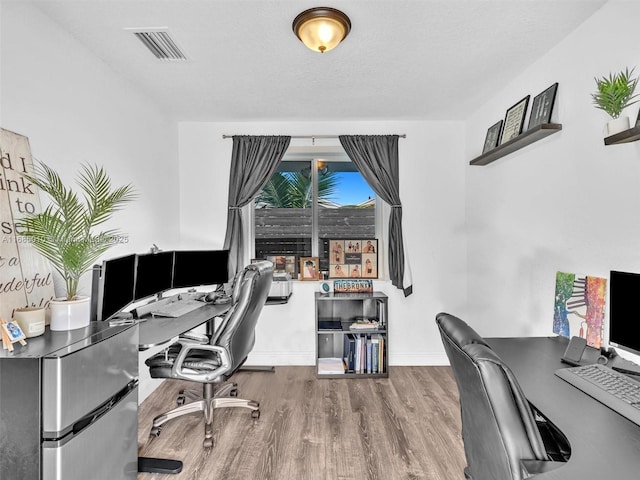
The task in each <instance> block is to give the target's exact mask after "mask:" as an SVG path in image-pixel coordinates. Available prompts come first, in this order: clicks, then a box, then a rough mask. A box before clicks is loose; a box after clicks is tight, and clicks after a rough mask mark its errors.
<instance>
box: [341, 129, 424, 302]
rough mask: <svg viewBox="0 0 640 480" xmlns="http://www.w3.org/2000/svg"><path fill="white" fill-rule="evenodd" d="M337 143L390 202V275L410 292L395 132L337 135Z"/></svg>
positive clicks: (402, 288)
mask: <svg viewBox="0 0 640 480" xmlns="http://www.w3.org/2000/svg"><path fill="white" fill-rule="evenodd" d="M339 138H340V143H341V144H342V147H343V148H344V150H345V151H346V152H347V155H349V158H350V159H351V161H352V162H353V163H354V164H355V165H356V167H357V168H358V170H359V171H360V173H361V174H362V176H363V177H364V178H365V180H366V181H367V183H368V184H369V185H370V186H371V188H372V189H373V191H374V192H376V195H378V196H379V197H380V198H381V199H382V200H384V201H385V202H386V203H388V204H389V205H390V206H391V214H390V215H389V277H390V278H391V283H392V284H393V285H395V286H396V287H397V288H399V289H401V290H403V292H404V295H405V297H406V296H409V295H411V293H412V292H413V285H412V280H411V269H410V268H409V261H408V258H407V254H406V252H405V248H404V239H403V236H402V203H401V202H400V180H399V173H398V172H399V167H398V135H340V137H339Z"/></svg>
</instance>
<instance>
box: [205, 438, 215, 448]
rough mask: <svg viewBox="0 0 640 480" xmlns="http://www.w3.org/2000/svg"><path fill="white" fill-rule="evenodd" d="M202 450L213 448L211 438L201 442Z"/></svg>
mask: <svg viewBox="0 0 640 480" xmlns="http://www.w3.org/2000/svg"><path fill="white" fill-rule="evenodd" d="M202 447H203V448H213V438H205V439H204V442H202Z"/></svg>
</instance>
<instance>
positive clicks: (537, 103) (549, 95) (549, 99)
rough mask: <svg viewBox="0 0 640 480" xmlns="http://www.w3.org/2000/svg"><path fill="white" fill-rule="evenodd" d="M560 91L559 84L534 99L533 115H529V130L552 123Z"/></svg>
mask: <svg viewBox="0 0 640 480" xmlns="http://www.w3.org/2000/svg"><path fill="white" fill-rule="evenodd" d="M557 91H558V82H556V83H554V84H553V85H551V86H550V87H549V88H547V89H546V90H544V91H543V92H542V93H539V94H538V95H536V96H535V97H533V102H532V103H531V113H530V114H529V126H528V127H527V128H528V129H531V128H533V127H537V126H538V125H542V124H543V123H550V122H551V114H552V113H553V105H554V103H555V101H556V93H557Z"/></svg>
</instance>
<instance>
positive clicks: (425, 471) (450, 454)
mask: <svg viewBox="0 0 640 480" xmlns="http://www.w3.org/2000/svg"><path fill="white" fill-rule="evenodd" d="M233 380H234V381H235V382H236V383H238V387H239V396H240V397H241V398H250V399H253V400H257V401H259V402H260V410H261V416H260V418H259V419H258V420H254V419H252V418H251V414H250V412H249V410H246V409H231V408H227V409H219V410H217V411H216V412H215V419H214V441H215V446H214V447H213V449H210V450H205V449H203V448H202V440H203V435H204V426H203V421H202V416H201V415H196V414H193V415H189V416H185V417H181V418H178V419H175V420H172V421H170V422H168V423H167V424H166V425H165V427H164V429H163V430H162V433H161V435H160V436H159V437H157V438H153V439H150V438H149V436H148V434H149V429H150V427H151V421H152V419H153V417H154V416H156V415H158V414H160V413H162V412H164V411H167V410H170V409H171V408H173V407H174V405H175V398H176V396H177V394H178V391H179V390H181V389H183V388H193V387H194V384H191V383H188V382H182V381H166V382H164V383H163V384H162V385H161V386H160V388H158V389H157V390H156V391H155V392H154V393H153V394H152V395H151V396H149V397H148V398H147V399H146V400H145V402H144V403H143V404H142V405H141V406H140V414H139V428H138V444H139V453H140V455H144V456H150V457H161V458H174V459H179V460H182V461H183V462H184V468H183V471H182V472H181V473H179V474H177V475H171V476H169V475H161V474H151V473H141V474H138V480H187V479H188V480H210V479H211V480H214V479H215V480H217V479H224V480H248V479H250V480H288V479H296V480H299V479H300V480H365V479H366V480H396V479H412V480H413V479H425V480H455V479H461V480H462V479H463V478H464V475H463V469H464V466H465V459H464V450H463V446H462V440H461V438H460V411H459V408H460V407H459V404H458V393H457V387H456V384H455V381H454V379H453V377H452V375H451V371H450V369H449V367H391V368H390V372H389V378H383V379H381V378H377V379H317V378H315V368H314V367H276V369H275V372H260V371H241V372H238V373H237V374H236V375H235V376H234V378H233ZM196 387H197V385H196Z"/></svg>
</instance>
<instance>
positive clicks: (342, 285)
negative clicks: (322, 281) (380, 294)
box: [333, 279, 373, 293]
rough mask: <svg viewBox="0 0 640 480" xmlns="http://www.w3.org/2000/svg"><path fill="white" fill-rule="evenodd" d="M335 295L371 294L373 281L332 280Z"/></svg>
mask: <svg viewBox="0 0 640 480" xmlns="http://www.w3.org/2000/svg"><path fill="white" fill-rule="evenodd" d="M333 291H334V292H335V293H372V292H373V280H362V279H360V280H334V281H333Z"/></svg>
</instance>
